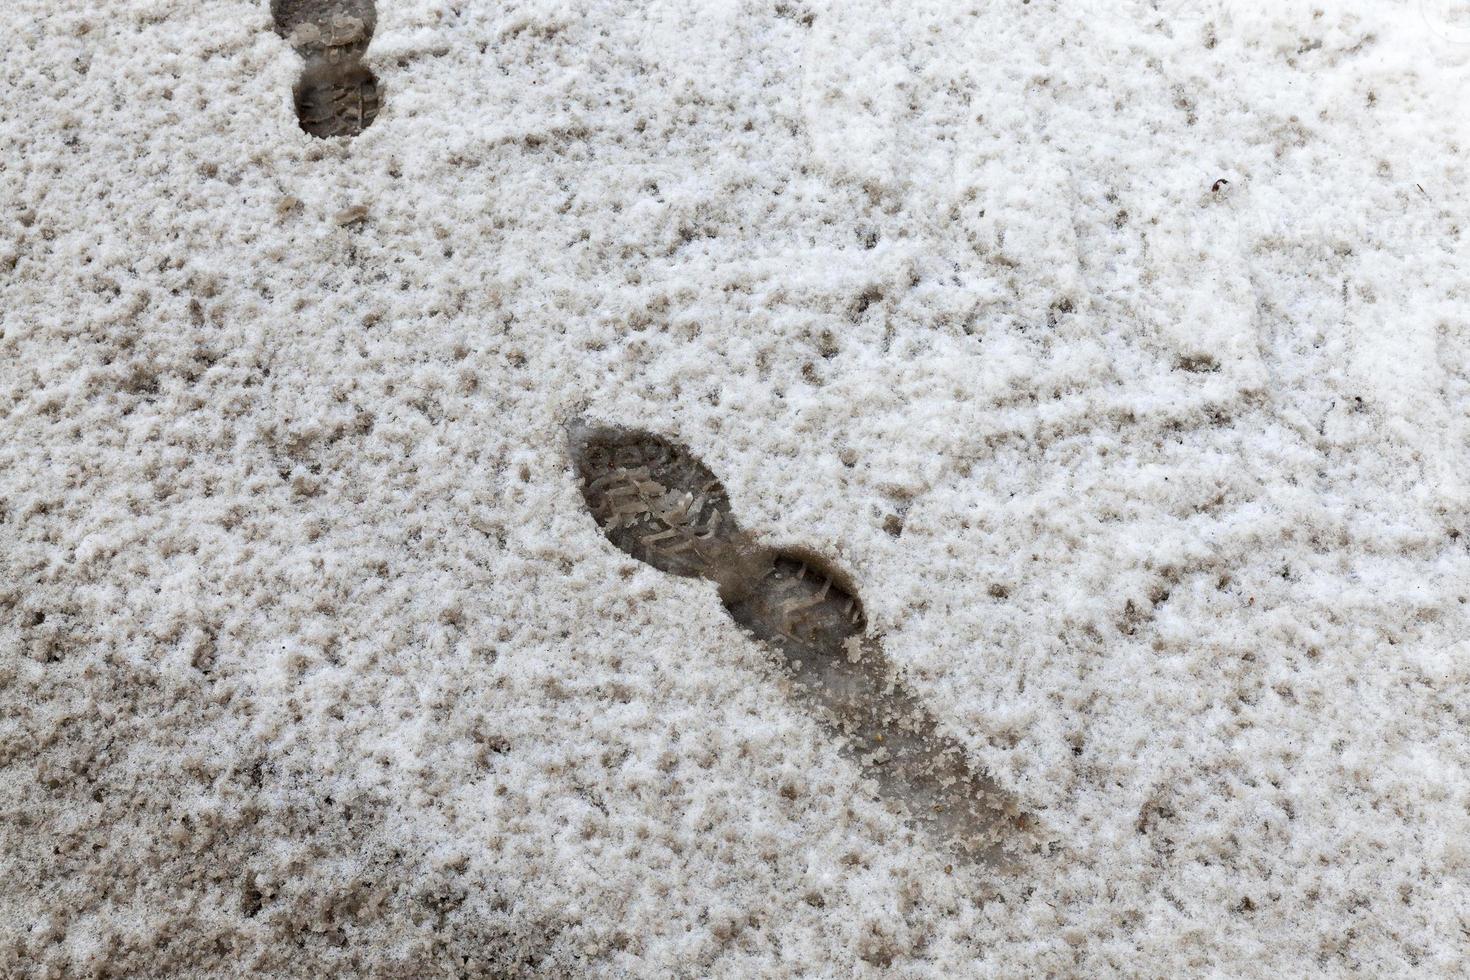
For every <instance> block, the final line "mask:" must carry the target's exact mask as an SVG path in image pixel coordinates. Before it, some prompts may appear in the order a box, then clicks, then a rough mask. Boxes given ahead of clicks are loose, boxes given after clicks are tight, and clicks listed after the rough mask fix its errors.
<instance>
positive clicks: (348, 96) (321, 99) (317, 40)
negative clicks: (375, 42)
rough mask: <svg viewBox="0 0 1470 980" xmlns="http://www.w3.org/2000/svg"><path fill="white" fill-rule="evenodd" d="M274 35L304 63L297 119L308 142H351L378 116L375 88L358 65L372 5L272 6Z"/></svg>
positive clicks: (354, 1) (345, 1)
mask: <svg viewBox="0 0 1470 980" xmlns="http://www.w3.org/2000/svg"><path fill="white" fill-rule="evenodd" d="M271 15H272V16H273V17H274V18H275V22H276V33H278V34H280V35H281V37H283V38H285V39H286V40H287V41H289V42H290V43H291V46H292V47H294V48H295V49H296V53H297V54H299V55H301V57H302V58H304V59H305V60H306V66H305V68H303V69H302V72H301V78H300V80H298V81H297V83H296V91H295V99H296V118H297V120H298V121H299V122H300V123H301V128H302V129H303V130H305V131H306V132H308V133H310V134H311V135H312V136H317V137H322V138H325V137H328V136H356V135H357V134H358V133H360V132H362V131H363V130H364V129H367V127H368V126H369V125H371V124H372V121H373V120H374V119H375V118H376V117H377V115H378V83H377V80H376V79H375V78H373V73H372V72H370V71H368V70H367V68H366V66H364V65H363V63H362V56H363V54H364V53H365V52H366V51H367V46H368V42H369V41H370V40H372V36H373V27H374V25H375V24H376V21H377V10H376V6H375V4H374V0H271Z"/></svg>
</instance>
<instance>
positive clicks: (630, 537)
mask: <svg viewBox="0 0 1470 980" xmlns="http://www.w3.org/2000/svg"><path fill="white" fill-rule="evenodd" d="M569 436H570V442H571V456H572V460H573V462H574V464H575V465H576V468H577V471H578V475H579V476H580V478H581V481H582V495H583V498H584V499H585V500H586V503H587V507H588V509H589V511H590V512H591V514H592V516H593V518H594V519H595V520H596V521H597V523H598V524H599V526H600V527H601V528H602V531H603V533H604V534H605V535H606V536H607V538H608V540H609V541H611V542H612V543H613V544H614V545H616V546H617V547H618V548H620V549H621V550H622V551H624V552H626V553H628V554H630V555H632V556H633V557H635V558H638V559H639V560H641V561H644V562H646V563H648V564H650V565H652V566H653V567H654V568H657V569H659V570H660V571H663V572H667V573H670V574H673V575H681V576H685V577H698V578H704V579H707V580H709V581H711V582H714V583H715V584H716V585H717V586H718V588H719V594H720V599H721V601H722V602H723V603H724V606H725V609H726V610H727V611H728V612H729V613H730V616H731V618H733V619H734V620H735V622H736V623H738V624H739V625H740V626H741V627H742V628H744V629H745V630H746V631H747V632H749V633H750V634H751V635H753V636H754V637H755V638H756V639H757V640H759V641H760V642H761V643H762V645H763V646H764V647H765V648H766V650H767V651H768V652H769V653H770V654H771V655H772V657H773V659H774V660H775V661H776V662H777V663H778V664H779V665H780V666H781V667H782V668H783V669H784V670H785V671H786V672H787V673H788V675H789V676H790V677H791V678H792V679H793V680H794V681H795V683H796V688H797V690H798V691H799V692H800V697H801V700H802V702H803V703H804V704H805V706H806V707H807V708H808V709H809V710H811V711H812V712H813V713H814V714H815V715H816V717H817V718H818V719H819V720H820V721H821V723H822V724H823V726H824V727H826V728H827V729H828V730H829V731H830V732H832V733H833V734H834V735H836V736H837V737H838V742H839V744H840V745H841V747H842V749H843V751H844V752H845V753H846V754H847V755H848V756H849V757H851V758H853V759H854V760H855V761H857V763H858V764H859V765H860V766H861V768H862V770H863V772H864V775H866V776H869V777H872V778H873V779H874V780H875V781H876V782H877V784H878V787H879V791H880V793H881V794H882V796H883V797H884V798H885V799H886V800H888V801H889V802H890V803H892V804H895V805H897V806H899V807H900V808H901V809H903V810H905V811H906V813H907V815H908V817H909V818H910V819H911V820H912V821H913V822H914V823H915V824H918V825H921V826H923V827H925V828H926V829H927V830H929V831H930V832H931V833H933V834H934V835H935V836H936V837H938V838H939V839H940V840H941V841H943V842H944V843H945V844H946V845H947V846H948V847H950V848H951V849H952V850H953V851H954V852H955V853H957V854H958V855H960V856H961V857H963V858H965V859H967V860H971V861H974V862H976V863H978V864H984V865H989V866H999V865H1004V864H1006V863H1007V861H1008V858H1009V857H1010V856H1012V855H1014V854H1015V853H1016V852H1017V851H1019V850H1020V849H1021V847H1022V846H1023V844H1024V843H1025V840H1026V839H1027V838H1028V837H1029V836H1030V834H1029V833H1028V831H1029V827H1030V823H1031V821H1030V818H1029V817H1028V816H1027V815H1026V814H1024V813H1022V812H1021V811H1020V809H1019V808H1018V806H1017V804H1016V801H1015V800H1014V799H1013V798H1012V797H1010V796H1009V795H1008V794H1006V793H1005V792H1004V791H1002V790H1001V789H1000V788H999V787H998V786H997V785H996V784H995V782H994V781H993V780H991V779H990V777H989V776H987V775H986V774H985V773H984V772H981V771H978V770H976V769H975V768H973V767H972V766H971V765H970V763H969V760H968V758H967V757H966V755H965V752H964V749H963V748H962V747H961V746H960V744H959V743H958V742H956V741H955V740H954V739H953V738H950V737H948V736H946V735H944V734H943V733H942V732H941V731H940V730H939V725H938V722H937V721H936V720H935V718H934V716H933V715H932V714H931V713H930V712H929V710H928V709H927V708H926V707H925V706H924V704H923V702H922V701H920V700H919V698H918V697H916V696H915V695H914V694H913V692H911V691H910V690H909V689H908V687H907V686H906V685H905V683H904V680H903V677H902V675H901V674H900V672H899V671H898V669H897V668H896V667H895V666H894V665H893V663H892V662H891V661H890V660H889V659H888V658H887V656H886V655H885V654H884V652H883V649H882V647H881V645H880V644H879V643H878V641H877V640H875V639H873V638H871V637H869V636H867V635H866V630H867V620H866V617H865V616H864V614H863V607H862V603H861V602H860V601H859V600H858V598H857V595H856V594H855V590H854V589H853V588H852V587H851V586H850V585H849V584H848V583H847V582H846V581H845V580H844V579H843V577H842V576H841V575H840V574H839V573H838V572H836V571H835V570H832V569H829V568H827V567H826V566H825V565H824V563H823V562H822V561H821V560H820V559H819V558H817V557H816V556H814V555H809V554H803V553H800V552H794V551H782V550H778V549H773V548H768V547H766V546H764V545H762V544H760V543H759V542H758V541H757V540H756V539H755V538H754V536H752V535H751V534H750V533H749V532H746V531H744V530H742V529H741V528H740V526H739V524H738V522H737V521H736V520H735V518H734V516H733V515H732V514H731V512H730V501H729V498H728V497H727V496H726V494H725V490H724V487H723V486H722V485H721V484H720V481H719V480H718V479H717V478H716V477H715V476H714V474H713V473H711V472H710V471H709V470H708V469H707V468H705V466H704V465H703V464H702V463H700V462H699V461H698V460H697V459H695V458H694V457H693V456H692V455H691V454H690V453H689V451H688V450H687V449H685V448H684V447H682V446H679V445H676V444H674V443H671V442H669V441H668V440H666V439H664V438H662V437H660V436H657V435H653V434H651V433H648V432H641V431H636V430H626V429H618V428H605V427H604V428H597V427H590V426H587V425H585V424H583V423H580V422H578V423H573V424H572V425H571V426H570V428H569Z"/></svg>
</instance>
